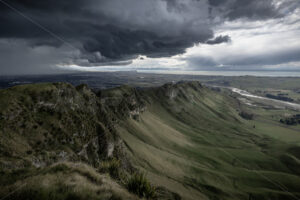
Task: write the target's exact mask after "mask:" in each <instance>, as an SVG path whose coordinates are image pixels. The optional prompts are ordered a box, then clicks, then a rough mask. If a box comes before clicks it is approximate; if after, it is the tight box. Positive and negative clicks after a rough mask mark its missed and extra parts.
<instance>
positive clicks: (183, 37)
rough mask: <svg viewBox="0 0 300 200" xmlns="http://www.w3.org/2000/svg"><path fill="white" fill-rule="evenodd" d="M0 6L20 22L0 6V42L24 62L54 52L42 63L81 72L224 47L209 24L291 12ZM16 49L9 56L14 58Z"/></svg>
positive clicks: (234, 2) (151, 0)
mask: <svg viewBox="0 0 300 200" xmlns="http://www.w3.org/2000/svg"><path fill="white" fill-rule="evenodd" d="M2 1H4V2H7V3H9V5H10V6H11V7H12V8H15V9H17V10H18V11H21V12H22V13H23V14H21V15H25V17H24V16H21V15H20V13H18V12H16V10H13V9H12V8H9V6H7V5H5V4H3V3H2V2H0V13H1V14H0V25H1V30H0V40H15V43H18V42H19V43H20V48H24V46H26V49H28V51H29V52H30V56H29V57H30V58H33V57H34V54H35V53H36V55H37V56H39V54H38V53H37V52H36V49H37V48H39V47H43V48H44V51H48V52H49V54H50V52H51V53H53V52H55V55H53V56H51V55H49V59H45V62H46V61H47V62H48V63H49V64H54V63H56V64H58V63H67V64H72V63H73V64H80V65H86V66H89V65H99V64H101V63H109V64H111V63H112V62H117V63H116V64H120V63H128V62H124V61H125V60H130V59H133V58H135V57H136V56H137V55H139V54H142V55H147V56H149V57H166V56H172V55H176V54H180V53H184V52H185V50H186V48H188V47H191V46H193V45H194V44H195V43H206V44H218V43H222V42H229V41H230V37H229V36H218V37H215V36H214V32H213V30H212V27H213V25H214V24H213V23H214V22H212V21H213V20H211V19H214V18H219V19H221V23H222V22H224V21H223V20H235V19H239V18H247V19H251V20H253V19H266V18H273V17H274V18H276V17H280V16H282V15H283V14H282V13H283V12H282V10H284V13H288V12H289V11H290V10H291V9H293V8H292V7H291V6H289V5H288V4H282V6H281V7H280V8H278V7H275V6H274V4H273V1H271V0H64V1H51V0H43V1H41V0H2ZM218 23H220V22H218ZM43 29H44V30H43ZM17 46H18V45H17V44H16V45H15V46H14V48H15V51H16V52H20V49H18V47H17ZM68 47H69V48H70V49H69V50H67V49H66V48H68ZM5 48H9V43H5V44H3V45H2V50H4V49H5ZM45 49H47V50H45ZM54 49H55V50H56V51H54ZM10 50H11V52H13V50H12V49H10ZM68 51H69V52H70V53H66V52H68ZM12 54H13V53H12ZM59 54H61V55H64V56H66V57H67V58H65V57H63V58H61V56H58V55H59ZM3 55H4V54H3ZM3 55H0V56H1V59H2V58H3ZM28 60H30V59H28ZM33 60H34V59H33ZM37 60H39V59H37ZM119 61H122V62H119ZM37 63H40V62H37ZM30 64H31V62H30ZM34 66H35V65H34ZM1 68H2V69H3V67H2V66H1ZM2 69H1V70H2Z"/></svg>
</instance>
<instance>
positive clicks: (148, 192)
mask: <svg viewBox="0 0 300 200" xmlns="http://www.w3.org/2000/svg"><path fill="white" fill-rule="evenodd" d="M127 188H128V190H129V191H130V192H132V193H135V194H137V195H138V196H139V197H145V198H147V199H152V198H155V196H156V189H155V187H154V186H152V185H151V184H150V182H149V181H148V180H147V178H146V176H145V174H144V173H135V174H133V175H132V176H131V177H130V178H129V180H128V182H127Z"/></svg>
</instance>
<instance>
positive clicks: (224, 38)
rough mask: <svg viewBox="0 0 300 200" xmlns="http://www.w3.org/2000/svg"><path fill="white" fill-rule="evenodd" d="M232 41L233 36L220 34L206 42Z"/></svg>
mask: <svg viewBox="0 0 300 200" xmlns="http://www.w3.org/2000/svg"><path fill="white" fill-rule="evenodd" d="M230 41H231V38H230V37H229V36H228V35H224V36H223V35H220V36H218V37H216V38H214V39H211V40H208V41H207V42H206V44H220V43H224V42H225V43H227V42H230Z"/></svg>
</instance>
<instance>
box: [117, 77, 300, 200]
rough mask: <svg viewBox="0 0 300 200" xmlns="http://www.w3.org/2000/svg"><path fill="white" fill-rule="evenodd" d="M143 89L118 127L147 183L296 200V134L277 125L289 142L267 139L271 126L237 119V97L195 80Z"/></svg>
mask: <svg viewBox="0 0 300 200" xmlns="http://www.w3.org/2000/svg"><path fill="white" fill-rule="evenodd" d="M143 94H144V95H145V96H147V97H148V100H147V102H148V103H147V110H146V111H145V112H144V113H143V114H141V115H140V116H139V119H138V120H134V119H128V120H126V121H125V122H124V123H121V125H120V126H119V129H118V130H119V133H120V135H121V137H122V138H123V139H124V141H125V143H126V146H127V147H128V148H127V149H128V155H130V157H131V160H132V161H133V163H134V164H135V166H137V167H139V168H140V169H141V170H144V171H146V172H147V173H148V177H149V178H150V179H151V181H152V182H153V183H155V184H157V185H164V186H166V187H167V188H168V189H170V190H171V191H176V192H178V193H179V194H180V195H181V196H182V197H183V198H184V199H231V200H232V199H245V200H247V199H260V200H262V199H295V198H299V189H300V177H299V175H300V174H299V170H297V169H296V168H298V167H300V162H299V154H298V153H299V149H300V148H299V141H300V135H299V132H297V131H291V130H288V129H284V128H282V127H280V128H278V129H277V130H280V131H282V132H281V133H285V134H286V137H290V136H293V137H294V141H295V142H294V143H290V142H284V141H281V140H279V139H274V138H272V137H270V136H269V135H272V133H273V137H276V136H277V135H276V134H277V133H276V131H275V129H276V124H275V125H274V124H273V125H272V124H271V125H270V124H266V123H262V122H261V121H260V122H257V121H249V120H245V119H243V118H241V117H240V116H239V113H240V112H241V109H243V108H242V106H241V105H240V104H239V102H238V101H236V100H235V99H234V98H231V97H229V96H227V95H224V94H222V93H218V92H215V91H212V90H210V89H208V88H205V87H202V86H201V85H200V84H199V83H197V82H189V83H181V84H176V85H172V84H169V85H164V86H163V87H160V88H157V89H152V90H147V91H144V93H143ZM256 123H257V127H255V126H254V124H256ZM258 123H260V124H258ZM272 127H274V128H272ZM262 128H264V129H263V130H262ZM280 131H278V132H280ZM291 149H295V151H294V152H293V153H291ZM287 151H288V152H287ZM288 160H289V161H290V162H289V161H288ZM296 166H297V167H296Z"/></svg>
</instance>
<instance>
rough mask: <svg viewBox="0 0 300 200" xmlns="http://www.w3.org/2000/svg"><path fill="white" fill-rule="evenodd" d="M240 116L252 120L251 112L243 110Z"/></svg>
mask: <svg viewBox="0 0 300 200" xmlns="http://www.w3.org/2000/svg"><path fill="white" fill-rule="evenodd" d="M240 116H241V117H242V118H244V119H247V120H252V119H253V118H254V115H253V114H252V113H247V112H244V111H242V112H240Z"/></svg>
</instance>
